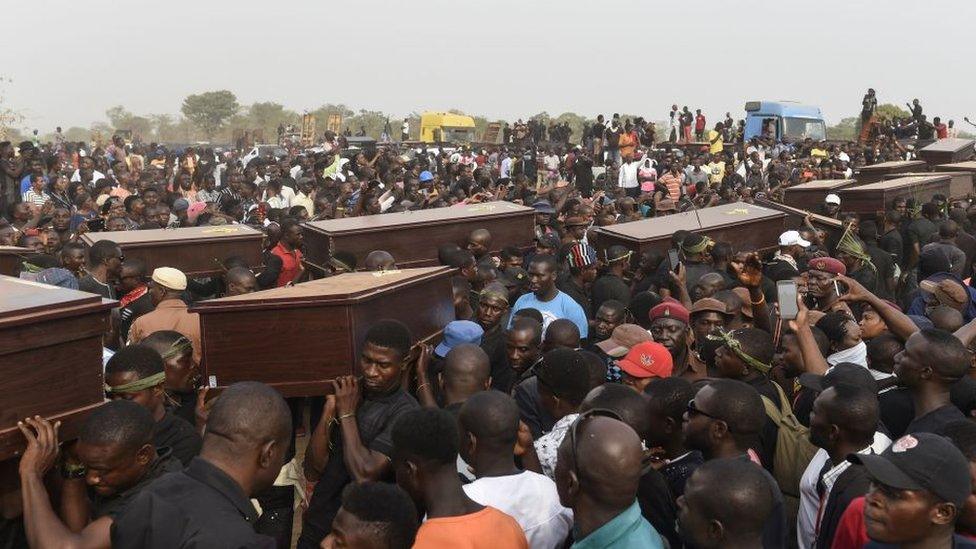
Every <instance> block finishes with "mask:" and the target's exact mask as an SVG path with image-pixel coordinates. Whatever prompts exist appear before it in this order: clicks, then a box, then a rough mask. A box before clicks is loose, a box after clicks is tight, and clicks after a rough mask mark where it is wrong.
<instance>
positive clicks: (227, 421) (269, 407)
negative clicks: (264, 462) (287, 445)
mask: <svg viewBox="0 0 976 549" xmlns="http://www.w3.org/2000/svg"><path fill="white" fill-rule="evenodd" d="M290 436H291V412H290V411H289V409H288V405H287V404H285V399H283V398H282V397H281V394H279V393H278V391H275V390H274V389H272V388H271V387H268V386H267V385H265V384H263V383H258V382H256V381H244V382H241V383H235V384H233V385H231V386H230V387H228V388H227V390H225V391H224V392H223V393H221V394H220V396H219V397H218V398H217V401H216V402H215V403H214V406H213V408H212V409H211V410H210V414H209V415H208V416H207V427H206V431H205V432H204V437H203V450H202V451H201V452H202V453H208V452H216V453H219V454H225V455H226V452H228V451H230V452H235V451H237V450H238V449H251V448H255V447H258V446H261V445H262V444H264V443H266V442H268V441H285V440H286V439H288V438H289V437H290Z"/></svg>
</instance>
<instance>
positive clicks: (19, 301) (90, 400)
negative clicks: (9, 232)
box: [0, 276, 115, 461]
mask: <svg viewBox="0 0 976 549" xmlns="http://www.w3.org/2000/svg"><path fill="white" fill-rule="evenodd" d="M114 305H115V302H114V301H110V300H107V299H102V298H101V297H99V296H97V295H94V294H89V293H85V292H79V291H77V290H66V289H64V288H58V287H56V286H49V285H47V284H39V283H36V282H28V281H26V280H20V279H18V278H12V277H7V276H0V372H2V373H3V377H2V378H0V461H3V460H5V459H9V458H11V457H14V456H16V455H19V454H20V452H22V451H23V449H24V437H23V435H21V433H20V431H19V430H18V429H17V421H18V420H21V419H23V418H25V417H27V416H33V415H40V416H43V417H45V418H47V419H50V420H52V421H60V422H61V438H62V439H64V440H66V439H70V438H74V437H75V436H77V432H78V428H79V426H80V424H81V421H83V420H84V418H85V416H87V415H88V413H89V412H90V411H91V410H92V409H94V408H96V407H98V406H99V405H101V404H102V402H103V401H104V399H105V392H104V385H103V383H104V381H103V378H102V334H103V333H104V332H105V331H106V330H107V329H108V323H109V309H111V308H112V307H113V306H114Z"/></svg>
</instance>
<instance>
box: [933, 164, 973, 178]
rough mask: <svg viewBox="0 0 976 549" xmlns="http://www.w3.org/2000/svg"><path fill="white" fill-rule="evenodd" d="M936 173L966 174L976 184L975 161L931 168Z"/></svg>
mask: <svg viewBox="0 0 976 549" xmlns="http://www.w3.org/2000/svg"><path fill="white" fill-rule="evenodd" d="M932 169H933V170H935V171H936V172H938V173H946V172H952V173H968V174H969V177H970V178H972V180H973V182H974V183H976V160H969V161H967V162H954V163H952V164H940V165H938V166H934V167H933V168H932Z"/></svg>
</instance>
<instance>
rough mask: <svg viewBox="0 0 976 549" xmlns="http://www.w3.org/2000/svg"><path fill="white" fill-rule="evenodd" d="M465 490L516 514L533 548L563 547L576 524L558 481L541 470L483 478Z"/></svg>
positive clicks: (469, 494) (500, 509)
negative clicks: (561, 497)
mask: <svg viewBox="0 0 976 549" xmlns="http://www.w3.org/2000/svg"><path fill="white" fill-rule="evenodd" d="M464 493H465V494H467V495H468V497H469V498H471V499H473V500H474V501H476V502H478V503H480V504H482V505H490V506H492V507H494V508H496V509H498V510H499V511H501V512H503V513H505V514H506V515H509V516H511V517H512V518H514V519H515V520H516V521H517V522H518V523H519V526H521V527H522V530H524V531H525V538H526V539H527V540H528V542H529V547H531V548H532V549H554V548H557V547H562V546H563V542H565V541H566V537H567V536H568V535H569V531H570V529H571V528H572V527H573V511H571V510H570V509H567V508H565V507H563V506H562V505H560V503H559V494H558V493H557V492H556V483H555V482H553V481H552V480H550V479H549V477H546V476H543V475H540V474H539V473H534V472H532V471H523V472H521V473H518V474H516V475H506V476H503V477H483V478H479V479H478V480H476V481H474V482H472V483H471V484H466V485H464Z"/></svg>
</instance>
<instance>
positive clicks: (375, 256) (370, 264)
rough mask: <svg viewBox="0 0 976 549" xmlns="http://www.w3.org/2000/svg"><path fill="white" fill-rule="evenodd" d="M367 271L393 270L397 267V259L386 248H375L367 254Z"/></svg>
mask: <svg viewBox="0 0 976 549" xmlns="http://www.w3.org/2000/svg"><path fill="white" fill-rule="evenodd" d="M364 263H365V265H366V270H367V271H392V270H393V269H396V259H394V258H393V254H391V253H390V252H387V251H385V250H374V251H372V252H369V254H368V255H366V261H365V262H364Z"/></svg>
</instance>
